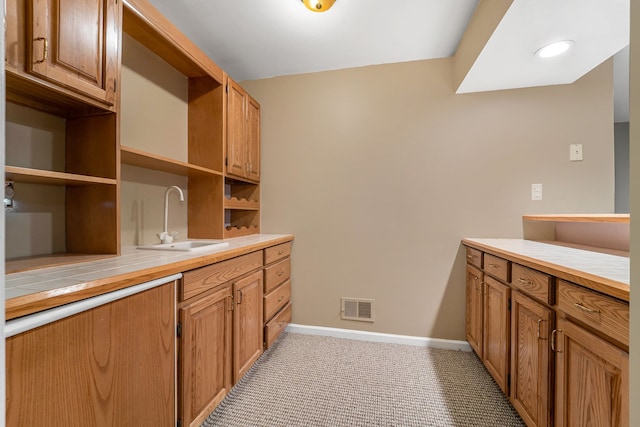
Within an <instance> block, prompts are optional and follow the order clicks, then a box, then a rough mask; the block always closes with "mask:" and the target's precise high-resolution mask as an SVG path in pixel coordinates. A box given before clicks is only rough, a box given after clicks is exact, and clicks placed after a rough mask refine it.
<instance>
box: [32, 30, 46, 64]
mask: <svg viewBox="0 0 640 427" xmlns="http://www.w3.org/2000/svg"><path fill="white" fill-rule="evenodd" d="M34 41H37V42H39V41H41V42H43V43H44V52H43V53H42V59H38V60H36V61H34V62H35V63H36V64H41V63H43V62H44V61H46V60H47V58H48V57H49V41H48V40H47V38H46V37H36V38H35V39H34Z"/></svg>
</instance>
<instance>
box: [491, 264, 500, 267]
mask: <svg viewBox="0 0 640 427" xmlns="http://www.w3.org/2000/svg"><path fill="white" fill-rule="evenodd" d="M489 267H491V268H500V265H499V264H489Z"/></svg>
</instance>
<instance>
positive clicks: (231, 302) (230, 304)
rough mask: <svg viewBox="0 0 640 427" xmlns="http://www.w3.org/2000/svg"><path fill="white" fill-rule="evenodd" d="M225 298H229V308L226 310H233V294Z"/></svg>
mask: <svg viewBox="0 0 640 427" xmlns="http://www.w3.org/2000/svg"><path fill="white" fill-rule="evenodd" d="M227 298H228V299H229V308H228V309H227V311H233V295H228V296H227Z"/></svg>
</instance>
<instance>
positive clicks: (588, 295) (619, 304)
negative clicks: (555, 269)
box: [558, 280, 629, 346]
mask: <svg viewBox="0 0 640 427" xmlns="http://www.w3.org/2000/svg"><path fill="white" fill-rule="evenodd" d="M558 309H559V310H560V311H562V312H564V313H566V314H568V315H569V316H571V317H573V318H574V319H576V320H579V321H580V322H583V323H585V324H586V325H588V326H591V327H592V328H594V329H596V330H598V331H600V332H602V333H603V334H605V335H607V336H610V337H611V338H613V339H615V340H616V341H618V342H620V343H622V344H624V345H626V346H628V345H629V304H627V303H625V302H623V301H619V300H617V299H615V298H611V297H609V296H606V295H602V294H599V293H597V292H594V291H591V290H589V289H585V288H582V287H580V286H576V285H573V284H571V283H568V282H565V281H562V280H561V281H559V282H558Z"/></svg>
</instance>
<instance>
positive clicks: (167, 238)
mask: <svg viewBox="0 0 640 427" xmlns="http://www.w3.org/2000/svg"><path fill="white" fill-rule="evenodd" d="M171 190H176V191H177V192H178V194H179V195H180V201H181V202H184V194H183V193H182V189H180V187H178V186H177V185H172V186H171V187H168V188H167V189H166V190H165V192H164V229H163V230H162V233H160V234H158V237H159V238H160V241H161V242H162V243H173V236H172V235H170V234H169V232H168V230H167V223H168V219H169V193H171Z"/></svg>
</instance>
